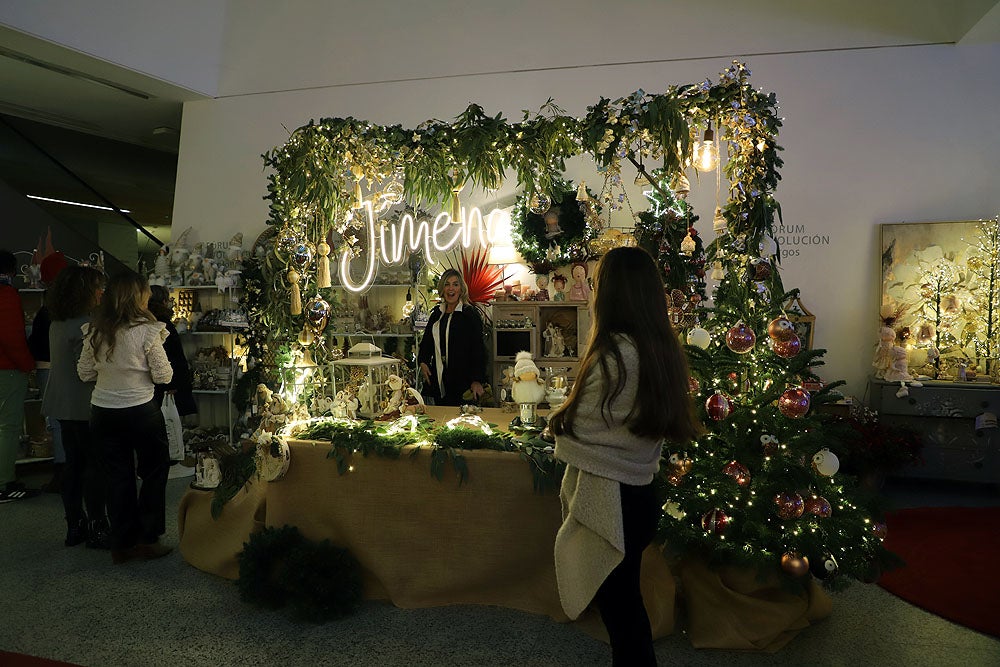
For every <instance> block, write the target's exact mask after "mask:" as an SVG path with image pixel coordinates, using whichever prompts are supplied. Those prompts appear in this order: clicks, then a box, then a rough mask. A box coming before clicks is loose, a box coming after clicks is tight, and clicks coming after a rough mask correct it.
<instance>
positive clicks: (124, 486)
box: [77, 273, 173, 564]
mask: <svg viewBox="0 0 1000 667" xmlns="http://www.w3.org/2000/svg"><path fill="white" fill-rule="evenodd" d="M149 295H150V290H149V284H148V283H147V282H146V279H145V278H143V277H142V276H140V275H138V274H135V273H124V274H120V275H117V276H115V277H113V278H112V279H111V280H110V281H109V282H108V286H107V289H106V290H105V292H104V298H103V299H102V300H101V305H100V307H99V308H98V310H97V313H96V314H95V316H94V320H93V322H92V323H91V325H90V326H89V327H87V329H86V330H85V332H84V334H85V338H84V344H83V352H82V353H81V355H80V360H79V362H78V364H77V372H78V373H79V375H80V379H81V380H83V381H84V382H88V381H91V380H96V381H97V383H96V385H95V386H94V391H93V394H92V395H91V399H90V403H91V413H90V426H91V429H92V431H93V434H94V437H95V438H97V440H98V441H99V442H100V443H101V446H102V449H103V454H104V457H103V458H104V464H105V471H106V474H107V480H108V517H109V518H110V520H111V535H110V542H111V558H112V561H113V562H114V563H116V564H118V563H124V562H125V561H128V560H132V559H141V560H147V559H150V558H159V557H161V556H165V555H167V554H168V553H170V551H171V549H170V547H167V546H164V545H162V544H160V542H159V537H160V535H162V534H163V533H164V532H165V531H166V486H167V473H168V469H169V467H170V458H169V449H168V445H167V432H166V426H165V425H164V422H163V413H161V412H160V408H159V406H158V405H157V404H156V402H155V401H154V400H153V385H154V384H156V383H166V382H169V381H170V378H171V377H172V376H173V371H172V370H171V368H170V361H169V360H168V359H167V354H166V352H164V350H163V341H164V339H165V338H166V337H167V332H166V325H164V324H163V323H162V322H158V321H157V320H156V318H155V317H154V316H153V314H152V313H151V312H149V309H148V307H147V304H148V303H149ZM137 472H138V475H139V477H140V478H141V479H142V486H141V487H140V489H139V490H138V491H137V489H136V483H135V477H136V473H137Z"/></svg>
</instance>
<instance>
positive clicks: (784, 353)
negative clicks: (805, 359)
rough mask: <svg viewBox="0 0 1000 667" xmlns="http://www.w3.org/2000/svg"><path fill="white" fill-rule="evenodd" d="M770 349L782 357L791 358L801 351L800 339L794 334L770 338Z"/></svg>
mask: <svg viewBox="0 0 1000 667" xmlns="http://www.w3.org/2000/svg"><path fill="white" fill-rule="evenodd" d="M771 349H772V350H774V353H775V354H776V355H778V356H779V357H781V358H782V359H791V358H792V357H794V356H795V355H797V354H798V353H799V352H801V351H802V341H801V340H799V337H798V336H796V335H795V334H792V337H791V338H782V339H780V340H775V339H773V338H772V339H771Z"/></svg>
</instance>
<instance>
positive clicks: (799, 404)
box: [778, 387, 812, 419]
mask: <svg viewBox="0 0 1000 667" xmlns="http://www.w3.org/2000/svg"><path fill="white" fill-rule="evenodd" d="M811 401H812V397H811V396H810V395H809V392H808V391H806V390H805V389H803V388H802V387H792V388H791V389H786V390H785V392H784V393H783V394H782V395H781V397H780V398H779V399H778V411H779V412H781V414H783V415H785V416H786V417H789V418H791V419H798V418H800V417H804V416H805V414H806V413H807V412H809V404H810V403H811Z"/></svg>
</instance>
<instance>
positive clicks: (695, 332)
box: [687, 327, 712, 350]
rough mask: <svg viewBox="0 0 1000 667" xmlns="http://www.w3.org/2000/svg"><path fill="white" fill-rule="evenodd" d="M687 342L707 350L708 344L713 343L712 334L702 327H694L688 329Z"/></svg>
mask: <svg viewBox="0 0 1000 667" xmlns="http://www.w3.org/2000/svg"><path fill="white" fill-rule="evenodd" d="M687 342H688V345H694V346H695V347H699V348H701V349H703V350H707V349H708V346H709V345H711V343H712V334H710V333H708V331H707V330H705V329H702V328H701V327H694V328H692V329H691V330H690V331H688V335H687Z"/></svg>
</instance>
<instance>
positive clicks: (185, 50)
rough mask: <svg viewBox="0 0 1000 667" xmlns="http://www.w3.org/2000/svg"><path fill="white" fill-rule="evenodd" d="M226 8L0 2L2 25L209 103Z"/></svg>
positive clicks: (189, 0) (129, 0)
mask: <svg viewBox="0 0 1000 667" xmlns="http://www.w3.org/2000/svg"><path fill="white" fill-rule="evenodd" d="M226 5H227V0H170V1H169V2H163V1H162V0H88V1H87V2H80V1H79V0H43V1H40V0H4V2H2V3H0V23H3V24H6V25H8V26H10V27H11V28H15V29H17V30H20V31H22V32H25V33H28V34H30V35H34V36H37V37H41V38H43V39H46V40H48V41H51V42H55V43H57V44H61V45H63V46H68V47H70V48H72V49H75V50H77V51H80V52H82V53H86V54H88V55H91V56H94V57H96V58H99V59H101V60H106V61H108V62H111V63H114V64H117V65H121V66H123V67H126V68H128V69H131V70H135V71H137V72H141V73H143V74H148V75H150V76H153V77H155V78H158V79H162V80H164V81H169V82H172V83H175V84H177V85H180V86H183V87H185V88H189V89H191V90H193V91H196V92H199V93H202V94H205V95H215V94H216V93H217V91H218V88H219V72H220V68H221V63H222V47H223V44H224V35H225V19H226Z"/></svg>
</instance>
